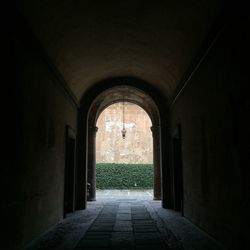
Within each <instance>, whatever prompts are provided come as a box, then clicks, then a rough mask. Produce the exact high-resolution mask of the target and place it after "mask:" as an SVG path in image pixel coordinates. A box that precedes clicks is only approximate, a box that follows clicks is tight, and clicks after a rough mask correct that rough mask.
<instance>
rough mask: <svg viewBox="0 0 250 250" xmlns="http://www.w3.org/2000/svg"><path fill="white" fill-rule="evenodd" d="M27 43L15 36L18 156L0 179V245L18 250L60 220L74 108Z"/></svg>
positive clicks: (74, 125)
mask: <svg viewBox="0 0 250 250" xmlns="http://www.w3.org/2000/svg"><path fill="white" fill-rule="evenodd" d="M31 40H32V39H31ZM31 40H29V36H27V37H26V40H22V37H16V38H15V40H14V46H13V47H12V53H13V58H12V59H13V61H12V62H13V65H12V74H13V75H15V79H14V80H15V83H13V84H15V86H16V88H17V90H18V95H17V96H16V97H17V100H14V101H16V102H15V103H16V105H15V107H14V109H13V112H16V113H17V118H18V120H17V121H16V124H15V125H16V128H17V134H18V135H17V141H15V143H14V145H13V148H14V147H15V146H17V147H18V153H19V155H13V156H12V157H16V158H18V160H17V162H16V164H15V165H13V166H11V171H10V170H8V171H9V172H8V175H7V174H6V175H5V181H6V183H8V185H11V189H10V190H9V191H10V192H8V198H6V199H8V200H6V201H5V203H4V204H5V208H4V210H5V209H6V211H8V213H6V214H9V215H10V216H9V217H12V218H11V219H9V218H8V221H6V222H5V221H4V225H5V223H6V225H7V226H6V227H5V226H4V228H5V230H4V231H5V232H4V234H5V233H6V237H4V242H3V243H2V244H3V245H2V246H3V248H4V249H12V250H14V249H22V247H23V246H25V245H26V244H28V243H29V242H30V241H31V240H33V239H35V238H36V237H37V236H39V235H40V234H41V233H44V232H45V231H46V230H48V229H49V228H50V227H51V226H53V225H54V224H55V223H57V222H58V221H59V220H61V219H62V218H63V199H64V170H65V169H64V168H65V130H66V125H69V126H70V127H72V128H73V129H74V130H76V115H77V108H76V106H74V105H73V104H72V102H70V101H69V98H67V95H65V92H64V91H63V90H62V89H60V87H59V85H60V84H59V82H58V78H56V77H55V74H54V73H53V71H52V70H51V68H50V67H49V66H48V64H47V62H46V61H45V60H44V59H43V57H42V55H41V51H39V49H37V48H36V46H35V45H34V44H33V42H32V41H31ZM14 64H15V65H14ZM9 112H11V110H9ZM12 133H14V132H13V131H12ZM12 191H13V194H12Z"/></svg>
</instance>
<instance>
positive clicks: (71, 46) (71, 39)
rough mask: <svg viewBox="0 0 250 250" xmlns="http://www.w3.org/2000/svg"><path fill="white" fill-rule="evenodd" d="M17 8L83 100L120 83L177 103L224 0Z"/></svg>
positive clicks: (22, 2) (64, 1) (91, 0)
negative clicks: (95, 88)
mask: <svg viewBox="0 0 250 250" xmlns="http://www.w3.org/2000/svg"><path fill="white" fill-rule="evenodd" d="M17 5H18V9H19V10H20V12H21V14H22V15H23V16H24V18H25V20H26V21H27V23H28V25H29V27H30V28H31V30H32V32H33V33H34V34H35V36H36V37H37V38H38V40H39V41H40V44H41V46H42V47H43V49H44V50H45V52H46V53H47V54H48V56H49V57H50V59H51V60H52V62H53V63H54V65H55V66H56V67H57V69H58V70H59V72H60V73H61V74H62V76H63V77H64V79H65V81H66V82H67V83H68V85H69V87H70V88H71V90H72V92H73V93H74V94H75V96H76V97H77V98H78V99H80V98H81V96H82V95H83V94H84V93H85V91H86V90H88V89H89V88H90V87H91V86H92V85H93V84H95V83H96V82H98V81H101V80H103V79H106V78H110V77H115V76H133V77H137V78H140V79H143V80H145V81H147V82H150V83H152V84H154V85H155V86H156V87H157V88H158V89H159V90H160V91H161V92H162V93H163V94H165V96H166V97H171V95H173V93H174V91H175V89H176V86H177V85H178V83H179V82H180V79H181V78H182V76H183V74H184V73H185V72H186V70H187V69H188V67H189V65H190V63H191V62H192V60H193V59H194V57H195V56H196V54H197V51H198V50H199V48H200V47H201V45H202V43H203V42H204V41H205V39H206V37H207V34H208V32H209V30H210V29H211V27H212V25H213V24H214V22H215V20H216V18H217V17H218V15H219V13H220V11H221V8H222V0H221V1H220V0H165V1H163V0H158V1H156V0H151V1H145V0H144V1H141V0H126V1H125V0H107V1H97V0H74V1H70V0H43V1H34V0H19V1H17Z"/></svg>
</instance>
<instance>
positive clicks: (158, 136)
mask: <svg viewBox="0 0 250 250" xmlns="http://www.w3.org/2000/svg"><path fill="white" fill-rule="evenodd" d="M123 100H124V101H128V102H132V103H135V104H137V105H139V106H140V107H142V108H143V109H144V110H145V111H146V112H147V113H148V115H149V117H150V119H151V121H152V135H153V162H154V199H162V205H163V207H170V205H171V199H170V195H171V183H170V178H166V177H168V176H170V173H169V171H170V164H169V154H168V153H167V154H166V151H167V152H169V150H165V149H166V148H168V143H167V142H168V140H169V138H170V137H169V136H168V135H169V133H168V129H167V127H168V126H167V124H168V123H167V119H168V115H167V114H168V109H167V107H166V106H165V105H163V103H165V101H166V100H164V99H163V98H162V96H161V94H160V93H159V92H158V91H157V90H155V89H154V88H153V87H152V86H151V85H150V84H148V83H147V82H145V81H142V80H140V79H136V78H131V77H126V78H125V77H117V78H112V79H107V80H104V81H101V82H99V83H97V84H96V85H95V87H94V88H92V89H90V90H89V91H88V93H86V95H84V96H83V98H82V100H81V105H80V110H79V117H78V167H77V199H76V206H77V207H76V208H77V209H82V208H85V207H86V201H87V190H86V187H87V182H90V183H91V189H90V193H89V200H95V135H96V132H97V127H96V122H97V119H98V117H99V115H100V113H101V112H102V111H103V110H104V109H105V108H106V107H107V106H109V105H111V104H113V103H116V102H120V101H123ZM163 148H164V150H163ZM163 151H164V152H165V153H164V154H162V152H163ZM167 179H169V180H167ZM83 197H84V198H83ZM167 197H168V198H167ZM83 199H84V201H83Z"/></svg>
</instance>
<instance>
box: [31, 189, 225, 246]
mask: <svg viewBox="0 0 250 250" xmlns="http://www.w3.org/2000/svg"><path fill="white" fill-rule="evenodd" d="M128 192H129V193H128ZM124 194H126V195H124ZM52 249H53V250H63V249H64V250H98V249H99V250H116V249H117V250H118V249H119V250H142V249H143V250H149V249H155V250H162V249H167V250H184V249H185V250H194V249H197V250H220V249H223V247H222V246H221V245H220V244H218V242H216V241H215V240H214V239H212V238H211V237H210V236H208V235H207V234H206V233H204V232H203V231H201V230H200V229H199V228H197V227H196V226H194V225H193V224H192V223H190V222H189V221H188V220H187V219H185V218H184V217H182V216H180V214H179V213H176V212H174V211H171V210H168V209H163V208H161V202H160V201H153V200H152V191H150V190H145V191H140V192H138V193H136V192H130V191H124V190H122V191H117V190H116V191H110V190H105V191H102V192H98V193H97V201H96V202H89V203H88V208H87V209H86V210H82V211H78V212H75V213H73V214H69V215H68V217H67V218H66V219H64V220H63V221H62V222H60V223H58V224H57V225H56V226H55V227H54V228H52V229H51V230H50V231H49V232H48V233H46V234H44V235H43V236H41V237H40V238H39V239H37V240H35V241H34V242H33V243H32V244H31V245H30V246H29V247H27V248H26V250H52Z"/></svg>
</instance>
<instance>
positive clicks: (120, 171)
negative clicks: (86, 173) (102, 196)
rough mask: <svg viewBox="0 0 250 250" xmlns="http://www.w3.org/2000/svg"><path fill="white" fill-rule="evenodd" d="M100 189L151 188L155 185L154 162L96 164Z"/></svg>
mask: <svg viewBox="0 0 250 250" xmlns="http://www.w3.org/2000/svg"><path fill="white" fill-rule="evenodd" d="M96 187H97V188H98V189H149V188H150V189H151V188H152V187H153V165H152V164H115V163H98V164H96Z"/></svg>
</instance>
